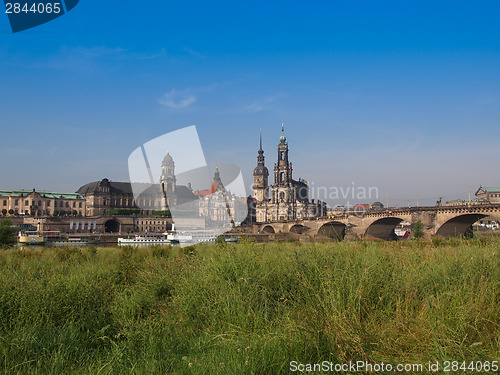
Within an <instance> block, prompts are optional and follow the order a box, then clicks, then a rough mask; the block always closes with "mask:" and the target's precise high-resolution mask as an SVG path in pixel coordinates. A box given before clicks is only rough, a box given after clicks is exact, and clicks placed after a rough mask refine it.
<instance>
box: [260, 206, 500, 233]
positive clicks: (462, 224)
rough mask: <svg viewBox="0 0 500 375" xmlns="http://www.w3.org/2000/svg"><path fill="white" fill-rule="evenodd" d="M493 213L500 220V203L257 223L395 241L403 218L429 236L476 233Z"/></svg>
mask: <svg viewBox="0 0 500 375" xmlns="http://www.w3.org/2000/svg"><path fill="white" fill-rule="evenodd" d="M487 216H490V217H492V218H493V219H495V220H498V221H500V205H481V206H479V205H478V206H448V207H446V206H442V207H438V206H435V207H415V208H402V209H395V210H390V211H389V210H384V211H368V212H366V213H364V214H357V215H355V214H351V215H344V216H341V217H340V216H339V217H320V218H315V219H311V220H290V221H279V222H267V223H257V224H256V230H257V231H259V232H264V233H267V234H278V233H289V234H291V235H292V236H299V237H309V238H334V239H338V240H343V239H344V238H348V239H372V240H377V239H379V240H395V239H396V238H397V237H396V234H395V233H394V228H395V227H396V226H397V225H398V224H400V223H401V222H403V221H407V222H409V223H410V224H411V227H413V226H414V225H415V223H417V222H418V221H419V220H420V221H421V222H422V224H423V226H424V236H425V238H432V237H435V236H438V237H448V236H468V235H472V224H474V223H475V222H476V221H478V220H480V219H482V218H484V217H487Z"/></svg>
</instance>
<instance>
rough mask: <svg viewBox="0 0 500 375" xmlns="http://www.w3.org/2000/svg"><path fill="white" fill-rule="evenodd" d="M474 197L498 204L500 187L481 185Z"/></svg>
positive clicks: (499, 201)
mask: <svg viewBox="0 0 500 375" xmlns="http://www.w3.org/2000/svg"><path fill="white" fill-rule="evenodd" d="M476 198H478V199H483V200H485V201H487V202H489V203H492V204H500V187H482V186H480V187H479V189H477V191H476Z"/></svg>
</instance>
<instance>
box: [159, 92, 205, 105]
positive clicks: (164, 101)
mask: <svg viewBox="0 0 500 375" xmlns="http://www.w3.org/2000/svg"><path fill="white" fill-rule="evenodd" d="M159 103H160V104H161V105H162V106H164V107H168V108H173V109H183V108H187V107H189V106H190V105H191V104H194V103H196V96H194V95H193V94H191V93H189V92H187V91H183V92H177V90H176V89H172V90H170V92H167V93H165V94H164V95H163V96H162V97H161V98H160V99H159Z"/></svg>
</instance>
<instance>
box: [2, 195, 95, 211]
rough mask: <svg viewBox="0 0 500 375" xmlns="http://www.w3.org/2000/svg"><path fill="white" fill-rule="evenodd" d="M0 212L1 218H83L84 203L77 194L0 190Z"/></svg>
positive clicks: (82, 198) (81, 197) (83, 199)
mask: <svg viewBox="0 0 500 375" xmlns="http://www.w3.org/2000/svg"><path fill="white" fill-rule="evenodd" d="M0 211H1V212H2V215H3V216H34V217H42V216H54V214H56V215H59V214H63V215H76V216H85V215H86V201H85V198H84V197H83V196H82V195H81V194H78V193H56V192H50V191H36V190H35V189H33V190H32V191H29V190H0Z"/></svg>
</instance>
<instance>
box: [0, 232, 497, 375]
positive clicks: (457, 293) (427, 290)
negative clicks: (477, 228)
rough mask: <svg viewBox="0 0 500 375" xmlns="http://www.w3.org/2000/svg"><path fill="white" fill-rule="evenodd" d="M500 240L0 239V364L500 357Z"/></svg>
mask: <svg viewBox="0 0 500 375" xmlns="http://www.w3.org/2000/svg"><path fill="white" fill-rule="evenodd" d="M499 251H500V240H499V239H484V238H483V239H481V238H479V239H472V240H462V239H450V240H434V241H433V242H426V241H408V242H392V243H387V242H351V243H347V242H342V243H285V242H283V243H267V244H259V243H242V244H237V245H226V244H219V245H197V246H195V247H188V248H184V249H181V248H177V247H174V248H170V247H153V248H139V249H135V248H92V247H90V248H84V249H71V248H59V249H25V250H18V249H12V250H4V251H0V373H5V374H67V373H76V374H231V375H234V374H283V373H285V374H286V373H289V368H290V365H289V363H290V361H298V362H301V363H316V362H321V361H331V362H334V363H344V362H349V361H358V360H366V361H373V362H378V363H380V362H382V361H383V362H386V363H387V362H390V363H405V362H407V363H427V362H428V361H434V362H435V361H438V360H441V361H444V360H456V361H462V360H466V361H471V360H474V361H480V360H482V361H485V360H490V361H492V360H500V341H499V340H500V339H499V337H500V336H499V335H500V254H499Z"/></svg>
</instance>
